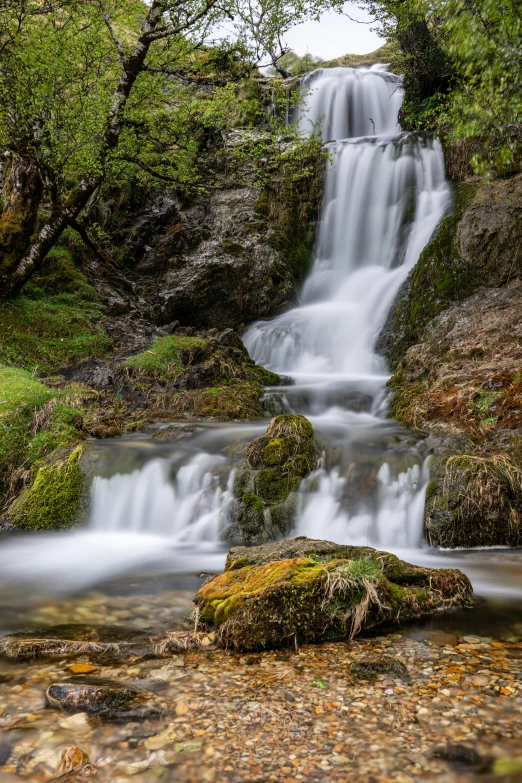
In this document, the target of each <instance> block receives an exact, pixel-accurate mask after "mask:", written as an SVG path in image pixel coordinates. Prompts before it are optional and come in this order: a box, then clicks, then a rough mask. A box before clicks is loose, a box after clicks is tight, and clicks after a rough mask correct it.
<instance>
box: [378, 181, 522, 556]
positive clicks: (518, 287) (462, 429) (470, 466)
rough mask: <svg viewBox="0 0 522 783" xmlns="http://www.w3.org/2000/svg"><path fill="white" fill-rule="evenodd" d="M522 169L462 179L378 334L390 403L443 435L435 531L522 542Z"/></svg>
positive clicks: (437, 537) (448, 538)
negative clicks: (388, 373) (492, 177)
mask: <svg viewBox="0 0 522 783" xmlns="http://www.w3.org/2000/svg"><path fill="white" fill-rule="evenodd" d="M521 207H522V175H518V176H514V177H511V178H508V179H499V180H496V181H494V182H492V183H489V184H483V183H479V182H473V183H470V184H466V185H464V186H461V187H460V188H459V190H458V192H457V194H456V196H455V199H454V204H453V212H452V214H450V215H449V216H447V217H446V219H445V220H444V221H443V223H442V225H441V226H440V229H439V231H438V232H437V233H436V235H435V236H434V238H433V239H432V241H431V242H430V244H429V245H428V246H427V247H426V249H425V250H424V251H423V253H422V254H421V257H420V259H419V262H418V264H417V266H416V268H415V269H414V271H413V272H412V274H411V275H410V278H409V280H408V282H407V283H406V285H405V286H404V288H403V290H402V291H401V292H400V294H399V296H398V298H397V301H396V303H395V305H394V307H393V308H392V312H391V314H390V318H389V319H388V323H387V325H386V327H385V329H384V331H383V334H382V335H381V337H380V340H379V346H380V349H381V351H382V352H383V353H385V355H386V356H387V358H388V360H389V362H390V365H391V367H392V368H393V369H394V375H393V377H392V378H391V380H390V381H389V386H390V388H391V390H392V392H393V398H392V412H393V415H394V416H395V418H397V419H399V420H400V421H402V422H403V423H404V424H406V425H407V426H409V427H412V428H415V429H418V430H421V431H423V432H425V433H432V434H433V435H435V436H436V438H437V439H436V441H435V442H434V447H435V453H434V457H433V459H432V463H431V472H432V482H431V484H430V486H429V487H428V494H427V505H426V532H427V536H428V539H429V540H430V541H431V543H433V544H435V545H439V546H446V547H447V546H464V547H469V546H499V545H507V546H519V545H520V544H521V543H522V504H521V498H520V484H521V482H520V477H521V474H520V469H521V467H522V449H521V441H520V426H521V424H522V383H521V378H522V375H521V371H520V370H521V367H522V349H521V338H522V333H521V327H520V323H519V320H520V319H519V316H518V314H519V313H520V308H521V307H522V279H521V278H522V221H521V220H520V208H521Z"/></svg>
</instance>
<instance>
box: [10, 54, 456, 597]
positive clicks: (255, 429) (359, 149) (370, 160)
mask: <svg viewBox="0 0 522 783" xmlns="http://www.w3.org/2000/svg"><path fill="white" fill-rule="evenodd" d="M303 95H304V99H303V102H302V104H303V105H302V107H301V111H300V116H299V118H298V123H299V126H300V128H301V130H302V131H303V132H308V131H309V130H310V129H312V128H313V129H315V130H317V128H318V125H319V124H320V125H321V132H322V138H323V140H324V141H325V142H328V150H329V152H330V158H331V161H330V162H329V164H328V167H327V168H328V170H327V176H326V187H325V196H324V203H323V209H322V217H321V221H320V224H319V229H318V237H317V243H316V252H315V260H314V263H313V267H312V271H311V273H310V275H309V277H308V280H307V281H306V283H305V285H304V288H303V291H302V296H301V303H300V305H299V306H298V307H296V308H295V309H293V310H291V311H290V312H287V313H285V314H283V315H281V316H279V317H278V318H276V319H274V320H273V321H270V322H259V323H257V324H254V325H253V326H252V327H251V328H250V329H249V330H248V331H247V333H246V335H245V336H244V341H245V343H246V345H247V347H248V349H249V351H250V353H251V355H252V356H253V358H255V360H256V361H258V362H260V363H261V364H263V365H265V366H266V367H269V368H270V369H273V370H275V371H277V372H279V373H280V374H282V375H286V376H291V377H292V378H293V379H294V380H295V385H293V386H289V387H287V388H286V389H284V390H283V392H282V394H283V396H284V398H285V402H284V404H285V405H286V406H287V408H289V409H290V410H295V411H296V412H302V413H304V414H305V415H307V416H308V417H309V418H310V420H311V421H312V423H313V425H314V428H315V430H316V432H317V433H318V435H319V436H320V437H321V438H322V439H323V440H324V441H325V442H326V443H327V444H328V447H329V452H330V456H331V455H332V454H333V455H334V457H333V459H331V460H330V463H327V464H335V467H330V468H328V469H325V468H321V469H319V470H317V471H316V472H315V474H313V476H312V477H311V478H310V480H308V481H307V482H305V483H304V485H303V487H302V492H301V493H300V503H301V507H300V511H299V515H298V516H299V519H298V526H297V530H296V535H299V534H306V535H309V536H315V537H319V538H329V539H332V540H336V541H338V542H351V543H364V544H374V545H378V546H382V547H386V548H388V549H396V548H397V547H412V546H418V545H419V544H420V542H421V537H422V516H423V502H424V487H425V485H426V482H427V471H426V466H425V455H423V454H422V453H421V452H420V451H419V449H418V448H417V446H416V444H415V443H413V444H412V442H411V439H410V440H409V441H408V438H407V436H406V435H405V434H404V433H403V431H402V430H401V428H400V427H399V426H398V425H397V424H396V423H394V422H393V421H391V420H390V419H387V418H386V417H385V416H384V415H383V411H384V407H383V406H384V399H385V383H386V380H387V378H388V373H387V369H386V367H385V364H384V362H383V359H382V358H381V357H379V356H378V355H377V353H376V351H375V341H376V338H377V335H378V333H379V330H380V329H381V327H382V325H383V323H384V321H385V319H386V316H387V313H388V311H389V308H390V306H391V304H392V301H393V299H394V297H395V295H396V293H397V291H398V289H399V287H400V286H401V284H402V282H403V281H404V280H405V279H406V276H407V274H408V272H409V271H410V269H411V268H412V266H413V265H414V264H415V262H416V260H417V258H418V256H419V254H420V252H421V250H422V248H423V247H424V245H425V244H426V243H427V241H428V240H429V238H430V236H431V234H432V232H433V230H434V229H435V227H436V225H437V223H438V222H439V220H440V219H441V217H442V215H443V212H444V209H445V208H446V205H447V203H448V200H449V189H448V186H447V184H446V182H445V179H444V165H443V156H442V152H441V149H440V146H439V144H438V142H436V141H431V140H429V139H427V138H424V137H417V136H415V135H412V134H407V133H401V132H400V128H399V126H398V125H397V113H398V110H399V107H400V102H401V90H400V82H399V80H398V79H397V77H395V76H393V75H392V74H390V73H388V71H387V70H386V69H385V68H384V67H383V66H374V67H373V68H370V69H368V68H361V69H357V70H355V69H349V68H335V69H330V70H318V71H316V72H314V73H313V74H311V75H309V76H307V77H305V79H304V80H303ZM279 394H281V392H279ZM265 428H266V422H265V423H263V422H260V423H259V422H258V423H255V422H254V423H251V424H247V425H219V426H214V427H208V428H200V429H199V431H198V432H197V433H196V434H195V435H192V436H191V437H189V438H187V439H186V440H183V441H182V442H178V441H176V442H175V443H172V444H171V445H170V446H169V447H168V448H167V447H164V450H163V451H162V450H161V449H159V447H158V446H157V445H153V442H151V441H145V440H144V441H143V443H144V444H145V445H143V446H140V445H139V443H138V445H137V446H136V443H134V445H133V441H132V440H131V441H122V442H115V443H114V444H107V445H105V446H104V445H102V444H100V446H99V448H100V449H102V450H103V449H104V448H105V449H108V450H109V452H111V449H112V450H113V451H112V452H111V453H114V450H115V453H116V455H117V456H116V459H117V460H118V462H117V465H119V466H122V465H124V466H123V467H119V468H118V467H116V470H115V469H114V466H112V467H111V469H110V470H107V471H106V472H105V473H103V471H102V472H101V473H100V475H99V476H97V477H96V478H95V480H94V483H93V490H92V510H91V519H90V524H89V529H88V530H86V531H82V532H71V533H62V534H58V535H53V536H51V537H48V538H45V537H42V538H38V539H36V538H31V539H30V540H24V539H22V540H18V539H16V540H15V541H13V542H11V543H8V544H7V545H6V546H4V547H3V548H2V550H1V551H0V574H2V577H3V578H5V579H7V583H9V584H10V583H11V582H15V581H22V582H23V581H25V582H26V583H28V584H30V585H31V587H32V588H33V589H34V585H35V584H41V585H42V586H45V587H46V588H49V587H55V588H57V589H62V588H67V589H74V588H76V587H84V586H85V585H87V584H89V583H92V582H95V581H97V580H99V579H101V578H103V577H106V578H107V577H110V576H113V575H116V574H119V573H123V572H125V571H128V570H130V569H133V568H136V567H137V566H138V565H148V564H152V563H155V564H156V565H157V564H158V563H160V564H161V567H163V568H164V569H166V570H169V569H170V570H171V571H172V570H180V571H187V572H190V571H194V570H197V569H198V570H201V569H205V568H208V569H214V568H216V567H217V568H219V567H220V565H221V563H222V561H223V559H224V555H223V545H222V544H221V543H220V541H221V538H222V535H223V532H224V530H225V529H226V527H227V525H228V524H229V518H230V509H231V508H232V506H233V493H232V487H233V470H234V460H233V459H232V458H229V456H224V455H229V454H230V453H232V452H231V451H230V448H229V447H230V446H231V445H232V444H235V443H237V441H238V440H241V439H243V440H244V442H245V443H248V442H250V441H251V440H253V439H254V438H255V437H258V436H259V435H260V434H261V433H262V432H264V430H265ZM126 444H127V445H126ZM139 448H143V455H142V456H141V457H140V460H141V461H140V460H138V462H139V464H130V463H132V459H131V460H130V463H129V459H128V458H129V454H131V456H132V454H134V452H136V451H138V450H139ZM165 448H167V452H168V453H165ZM133 449H134V452H133ZM158 449H159V450H158ZM169 449H170V450H169ZM232 451H233V450H232ZM110 461H111V459H110V457H109V462H110ZM113 461H114V460H113ZM129 465H130V466H129ZM220 547H221V550H220ZM216 558H217V559H216Z"/></svg>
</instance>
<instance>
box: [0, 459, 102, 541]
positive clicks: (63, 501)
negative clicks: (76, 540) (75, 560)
mask: <svg viewBox="0 0 522 783" xmlns="http://www.w3.org/2000/svg"><path fill="white" fill-rule="evenodd" d="M82 451H83V445H74V446H71V447H67V446H65V447H61V448H59V449H57V450H56V451H54V452H53V453H52V454H51V455H50V456H49V457H48V458H47V459H46V460H44V462H43V464H42V465H41V466H40V467H38V468H36V470H35V471H34V474H35V475H34V478H33V480H32V481H31V483H30V485H29V486H28V487H27V488H26V489H24V490H23V491H22V493H21V494H20V495H19V496H18V497H17V498H16V500H15V501H14V502H13V503H12V504H11V506H10V507H9V509H8V511H7V519H8V522H9V524H10V525H11V526H13V527H20V528H24V529H28V530H48V529H53V530H54V529H57V528H68V527H73V526H74V525H75V523H77V522H78V521H79V520H80V519H81V518H82V517H84V516H85V514H86V508H87V504H88V486H87V482H85V481H84V474H83V472H82V470H81V468H80V464H79V463H80V459H81V456H82Z"/></svg>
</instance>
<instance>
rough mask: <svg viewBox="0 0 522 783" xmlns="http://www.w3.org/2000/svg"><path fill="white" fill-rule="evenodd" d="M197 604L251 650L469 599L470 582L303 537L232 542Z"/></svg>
mask: <svg viewBox="0 0 522 783" xmlns="http://www.w3.org/2000/svg"><path fill="white" fill-rule="evenodd" d="M195 603H196V606H197V607H198V609H199V613H200V617H201V618H202V619H203V621H204V622H206V623H209V624H211V625H214V626H217V627H218V628H219V639H220V641H221V643H222V644H223V645H224V646H225V647H231V648H232V649H234V650H238V651H249V650H262V649H271V648H280V647H290V646H292V647H293V646H295V645H296V644H303V643H308V642H318V641H323V640H338V639H349V638H352V637H353V636H354V635H355V634H357V633H359V632H360V631H361V630H366V629H368V628H372V627H373V626H376V625H379V624H382V623H391V622H394V623H397V622H401V621H406V620H411V619H415V618H418V617H422V616H425V615H432V614H436V613H439V612H442V611H446V610H448V609H451V608H453V607H455V606H470V605H472V587H471V584H470V582H469V579H468V578H467V577H466V576H465V575H464V574H463V573H462V572H460V571H458V570H456V569H434V568H421V567H419V566H414V565H411V564H409V563H405V562H403V561H402V560H399V558H397V557H396V556H395V555H391V554H389V553H387V552H379V551H377V550H375V549H372V548H371V547H352V546H342V545H338V544H334V543H332V542H329V541H313V540H311V539H307V538H304V537H301V538H297V539H294V540H293V541H281V542H278V543H276V544H268V545H264V546H258V547H251V548H247V547H236V548H234V549H232V550H231V551H230V553H229V556H228V558H227V564H226V570H225V573H223V574H220V575H218V576H215V577H212V578H211V579H209V580H208V581H207V582H206V583H205V584H204V585H203V586H202V587H201V588H200V589H199V591H198V592H197V594H196V597H195Z"/></svg>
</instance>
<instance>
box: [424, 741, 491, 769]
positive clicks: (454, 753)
mask: <svg viewBox="0 0 522 783" xmlns="http://www.w3.org/2000/svg"><path fill="white" fill-rule="evenodd" d="M432 756H433V757H434V758H439V759H444V760H445V761H449V762H450V764H456V765H458V766H463V767H479V766H481V765H482V764H483V763H484V762H483V759H482V757H481V756H480V754H479V753H477V751H476V750H475V748H473V747H471V746H470V745H466V744H465V743H463V742H448V743H446V744H440V745H437V746H436V747H435V748H433V751H432Z"/></svg>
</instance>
